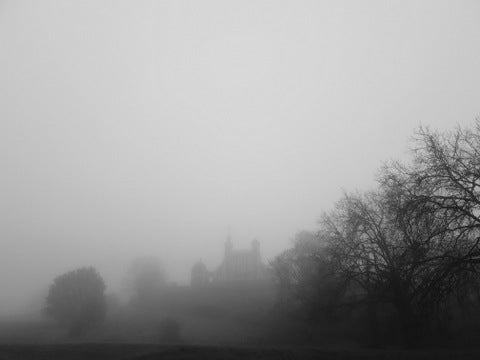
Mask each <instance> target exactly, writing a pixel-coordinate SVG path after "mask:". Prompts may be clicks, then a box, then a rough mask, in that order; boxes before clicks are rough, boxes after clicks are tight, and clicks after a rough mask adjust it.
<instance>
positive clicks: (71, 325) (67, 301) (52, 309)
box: [44, 267, 106, 336]
mask: <svg viewBox="0 0 480 360" xmlns="http://www.w3.org/2000/svg"><path fill="white" fill-rule="evenodd" d="M44 311H45V314H46V315H48V316H50V317H52V318H53V319H55V320H56V321H58V322H59V323H60V324H61V325H63V326H66V327H67V328H68V329H69V334H70V336H78V335H81V334H82V333H84V332H85V331H86V330H87V329H89V328H90V327H92V326H93V325H95V324H98V323H100V322H101V321H103V319H104V317H105V313H106V302H105V282H104V281H103V279H102V277H101V276H100V274H99V273H98V272H97V271H96V270H95V269H94V268H93V267H83V268H80V269H77V270H73V271H69V272H67V273H65V274H63V275H60V276H58V277H56V278H55V279H54V280H53V283H52V285H50V290H49V293H48V296H47V298H46V307H45V310H44Z"/></svg>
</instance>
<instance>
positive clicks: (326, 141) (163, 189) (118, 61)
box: [0, 0, 480, 314]
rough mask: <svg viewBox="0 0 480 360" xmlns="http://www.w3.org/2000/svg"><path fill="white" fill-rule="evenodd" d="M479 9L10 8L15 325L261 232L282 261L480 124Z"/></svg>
mask: <svg viewBox="0 0 480 360" xmlns="http://www.w3.org/2000/svg"><path fill="white" fill-rule="evenodd" d="M479 19H480V2H478V1H458V0H455V1H453V0H452V1H439V0H432V1H418V0H415V1H383V0H382V1H362V2H359V1H353V0H352V1H333V0H332V1H324V2H321V1H278V0H276V1H244V0H242V1H235V2H233V1H223V0H222V1H191V2H183V1H170V2H167V1H158V2H153V1H129V2H126V1H76V2H73V1H60V0H59V1H1V0H0V171H1V177H0V179H1V180H0V185H1V186H0V245H1V247H0V314H8V313H11V312H13V311H14V309H16V310H18V309H20V308H21V307H22V306H24V305H25V304H28V303H29V302H30V301H31V299H32V298H34V297H35V296H38V294H41V291H42V289H45V288H46V287H47V286H48V284H49V282H50V281H51V279H52V278H53V277H54V276H56V275H58V274H59V273H62V272H64V271H66V270H70V269H73V268H75V267H78V266H83V265H94V266H96V267H97V269H98V270H99V271H100V272H101V273H102V275H103V276H104V277H105V279H106V280H107V281H108V285H109V290H111V291H114V290H115V289H116V288H117V287H118V284H119V283H120V280H121V278H122V277H123V275H124V269H125V267H126V266H127V265H128V263H129V262H130V260H131V259H132V258H134V257H136V256H138V255H143V254H155V255H158V256H159V257H160V258H161V259H162V260H163V262H164V264H165V266H166V268H167V270H168V272H169V274H170V278H171V279H172V280H176V281H179V282H185V281H186V280H188V274H189V272H190V267H191V264H192V263H193V262H194V261H195V260H197V259H199V258H203V259H204V261H205V262H206V263H207V265H208V266H209V267H210V268H214V267H215V266H216V265H218V264H219V262H220V260H221V256H222V251H223V241H224V238H225V236H226V234H227V231H228V228H229V227H230V229H231V233H232V237H233V241H234V244H235V245H236V246H237V247H247V246H249V244H250V241H251V240H252V239H253V238H254V237H257V238H258V239H259V240H260V242H261V247H262V252H263V255H264V259H269V258H272V257H273V256H274V255H275V254H277V253H278V252H280V251H281V250H282V249H284V248H286V247H287V246H288V245H289V239H290V238H291V237H292V236H293V235H294V234H295V232H296V231H298V230H301V229H304V228H306V229H312V228H314V227H315V222H316V220H317V219H318V217H319V216H320V214H321V213H322V211H324V210H328V209H329V208H330V207H331V206H332V204H333V202H334V201H335V200H337V199H338V198H339V196H340V195H341V191H342V189H347V190H351V189H356V188H358V189H365V188H369V187H371V186H373V181H374V175H375V172H376V171H377V169H378V168H379V166H380V165H381V164H382V162H383V161H385V160H389V159H392V158H404V157H405V154H406V149H407V146H408V140H409V137H410V136H411V135H412V132H413V130H414V128H416V127H417V126H418V125H419V124H421V123H422V124H425V125H431V126H432V127H435V128H439V129H449V128H452V127H454V126H455V125H456V124H470V123H472V122H473V120H474V118H475V117H476V116H478V115H480V90H479V87H478V86H479V84H480V66H479V64H480V21H479Z"/></svg>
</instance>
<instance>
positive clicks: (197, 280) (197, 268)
mask: <svg viewBox="0 0 480 360" xmlns="http://www.w3.org/2000/svg"><path fill="white" fill-rule="evenodd" d="M209 282H210V272H209V271H208V269H207V267H206V266H205V264H204V263H203V261H202V260H199V261H197V262H196V263H195V265H193V267H192V273H191V285H192V286H204V285H207V284H208V283H209Z"/></svg>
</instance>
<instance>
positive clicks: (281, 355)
mask: <svg viewBox="0 0 480 360" xmlns="http://www.w3.org/2000/svg"><path fill="white" fill-rule="evenodd" d="M17 359H28V360H37V359H38V360H56V359H62V360H77V359H78V360H79V359H88V360H96V359H106V360H108V359H130V360H134V359H138V360H140V359H141V360H154V359H180V360H190V359H192V360H193V359H195V360H201V359H205V360H207V359H214V360H237V359H239V360H240V359H258V360H263V359H265V360H267V359H268V360H270V359H271V360H274V359H275V360H277V359H278V360H282V359H284V360H290V359H292V360H293V359H299V360H300V359H302V360H308V359H318V360H350V359H355V360H360V359H362V360H363V359H365V360H366V359H378V360H380V359H388V360H407V359H413V360H415V359H431V360H434V359H468V360H470V359H472V360H474V359H475V360H477V359H480V351H478V350H454V349H444V350H441V349H436V350H418V351H407V350H340V349H319V348H262V349H261V348H242V347H208V346H159V345H148V344H135V345H127V344H62V345H0V360H17Z"/></svg>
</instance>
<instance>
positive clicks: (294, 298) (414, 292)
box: [272, 121, 480, 346]
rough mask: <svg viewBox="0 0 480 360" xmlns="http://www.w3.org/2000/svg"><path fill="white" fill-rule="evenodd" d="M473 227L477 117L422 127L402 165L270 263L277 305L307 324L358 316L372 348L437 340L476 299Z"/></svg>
mask: <svg viewBox="0 0 480 360" xmlns="http://www.w3.org/2000/svg"><path fill="white" fill-rule="evenodd" d="M479 229H480V122H479V121H477V122H476V124H475V126H473V127H470V128H460V127H459V128H457V129H455V130H453V131H450V132H438V131H433V130H431V129H428V128H420V129H419V130H418V131H417V132H416V134H415V137H414V140H413V147H412V149H411V151H410V159H409V161H408V162H407V163H401V162H391V163H388V164H387V165H385V166H383V167H382V168H381V170H380V171H379V174H378V177H377V185H376V188H375V189H374V190H372V191H366V192H358V191H357V192H352V193H346V194H344V195H343V197H342V198H341V199H340V200H339V201H338V202H337V203H336V205H335V206H334V208H333V210H332V211H330V212H329V213H326V214H324V215H323V216H322V217H321V219H320V221H319V228H318V231H317V232H315V233H313V232H307V231H304V232H301V233H299V234H297V236H296V238H295V241H294V243H293V246H292V247H291V248H290V249H288V250H286V251H284V252H283V253H282V254H280V255H279V256H278V257H277V258H276V259H275V260H274V261H273V262H272V267H273V270H274V273H275V278H276V281H277V285H278V299H277V309H280V311H281V312H283V313H284V314H291V315H292V316H293V317H297V318H299V317H301V318H302V319H303V320H304V322H305V323H308V324H310V327H311V328H312V329H314V328H315V327H316V326H317V325H318V324H332V326H333V325H334V324H338V322H341V321H347V322H348V320H349V319H350V320H351V318H352V316H358V315H359V314H361V316H362V319H364V324H365V329H368V333H369V334H370V335H369V341H370V342H371V344H373V345H382V344H385V343H388V342H395V341H399V342H402V343H403V344H405V345H407V346H416V345H421V344H425V343H426V341H429V339H432V338H436V339H437V340H438V339H444V338H446V337H448V336H449V335H451V326H452V323H453V322H454V320H455V318H456V317H457V316H459V315H458V314H463V316H465V314H468V311H469V309H475V308H476V307H478V306H479V299H480V281H479V276H478V271H479V263H480V236H479V235H480V234H479ZM365 329H364V330H365ZM392 329H393V330H392ZM312 331H313V330H312ZM360 331H362V330H360ZM389 334H390V335H389ZM391 334H396V335H391ZM388 336H390V337H391V338H388ZM395 337H396V339H395Z"/></svg>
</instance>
